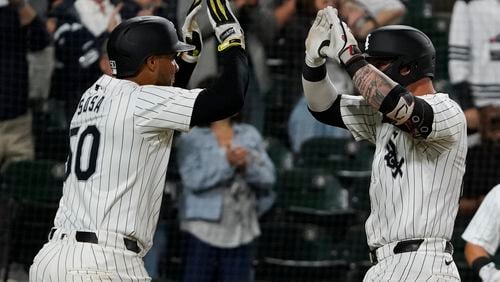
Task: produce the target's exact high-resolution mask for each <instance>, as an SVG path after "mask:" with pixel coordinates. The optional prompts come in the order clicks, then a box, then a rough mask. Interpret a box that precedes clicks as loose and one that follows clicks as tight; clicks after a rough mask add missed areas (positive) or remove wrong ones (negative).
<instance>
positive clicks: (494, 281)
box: [479, 262, 500, 282]
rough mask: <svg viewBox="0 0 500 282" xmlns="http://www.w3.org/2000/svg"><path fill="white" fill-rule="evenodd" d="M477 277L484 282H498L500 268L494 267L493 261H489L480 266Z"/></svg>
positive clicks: (499, 281)
mask: <svg viewBox="0 0 500 282" xmlns="http://www.w3.org/2000/svg"><path fill="white" fill-rule="evenodd" d="M479 277H481V280H482V281H484V282H500V270H498V269H496V267H495V263H493V262H490V263H488V264H487V265H485V266H483V267H481V269H480V270H479Z"/></svg>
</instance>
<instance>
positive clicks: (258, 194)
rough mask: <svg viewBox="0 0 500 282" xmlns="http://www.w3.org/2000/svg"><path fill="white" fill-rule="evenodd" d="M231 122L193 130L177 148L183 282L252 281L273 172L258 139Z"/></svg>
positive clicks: (244, 126)
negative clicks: (260, 219) (183, 240)
mask: <svg viewBox="0 0 500 282" xmlns="http://www.w3.org/2000/svg"><path fill="white" fill-rule="evenodd" d="M235 118H236V117H232V118H227V119H224V120H220V121H216V122H213V123H211V124H210V125H207V126H206V127H204V126H199V127H194V128H193V129H192V130H191V131H190V132H189V133H187V134H182V135H181V136H180V137H179V140H178V142H177V146H178V147H177V150H178V151H177V161H178V165H179V172H180V175H181V180H182V185H183V187H182V192H181V196H180V203H179V209H180V210H179V214H180V219H181V229H182V230H183V231H185V232H186V233H187V243H186V249H185V259H184V260H183V261H184V264H185V265H184V277H183V281H185V282H204V281H207V282H211V281H214V280H213V279H214V277H215V276H217V277H218V278H219V280H218V281H226V282H229V281H239V282H249V281H252V279H251V277H252V273H253V271H252V261H253V253H254V241H255V239H256V238H257V237H258V236H259V235H260V229H259V223H258V216H259V215H261V214H263V213H264V212H265V211H267V210H268V209H269V208H270V207H271V205H272V203H273V201H274V193H273V191H272V190H271V188H272V186H273V184H274V182H275V168H274V165H273V163H272V162H271V159H270V158H269V156H268V155H267V153H266V151H265V149H264V146H263V141H262V137H261V135H260V133H259V132H258V131H257V130H256V129H255V127H253V126H251V125H249V124H244V123H239V122H237V121H236V120H235Z"/></svg>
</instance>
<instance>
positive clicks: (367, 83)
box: [352, 64, 397, 110]
mask: <svg viewBox="0 0 500 282" xmlns="http://www.w3.org/2000/svg"><path fill="white" fill-rule="evenodd" d="M352 80H353V83H354V86H356V88H357V89H358V90H359V92H360V93H361V95H363V97H365V99H366V101H368V104H370V105H371V106H372V107H373V108H375V109H376V110H379V109H380V106H381V105H382V102H383V101H384V98H385V97H386V96H387V95H388V94H389V92H391V90H392V89H393V88H394V86H396V85H397V83H396V82H394V81H392V79H390V78H389V77H387V76H385V75H384V74H383V73H382V72H381V71H379V70H378V69H377V68H375V67H374V66H372V65H368V64H367V65H365V66H364V67H362V68H360V69H359V70H358V71H357V72H356V73H355V74H354V77H353V78H352Z"/></svg>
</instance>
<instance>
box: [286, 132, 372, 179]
mask: <svg viewBox="0 0 500 282" xmlns="http://www.w3.org/2000/svg"><path fill="white" fill-rule="evenodd" d="M372 158H373V148H372V147H371V145H370V144H369V143H367V142H356V141H354V140H353V139H352V138H335V137H314V138H311V139H309V140H307V141H305V142H304V143H303V144H302V146H301V147H300V152H299V154H298V156H297V159H296V161H295V162H296V165H297V166H299V167H317V168H325V169H328V170H330V171H333V172H337V171H342V170H347V171H366V170H370V167H371V161H372Z"/></svg>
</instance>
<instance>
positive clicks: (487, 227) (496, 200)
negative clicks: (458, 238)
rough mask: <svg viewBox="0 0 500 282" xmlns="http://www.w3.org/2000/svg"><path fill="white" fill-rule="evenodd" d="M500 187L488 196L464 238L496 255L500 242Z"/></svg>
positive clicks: (492, 190)
mask: <svg viewBox="0 0 500 282" xmlns="http://www.w3.org/2000/svg"><path fill="white" fill-rule="evenodd" d="M499 219H500V185H497V186H495V187H494V188H493V189H491V191H490V192H489V193H488V194H487V195H486V197H485V198H484V200H483V202H482V203H481V206H480V207H479V209H478V210H477V212H476V214H475V215H474V217H473V218H472V220H471V221H470V223H469V225H468V226H467V228H466V229H465V232H464V233H463V234H462V238H463V239H464V240H465V241H467V242H469V243H472V244H475V245H478V246H481V247H483V248H484V249H485V250H486V251H487V252H488V253H489V254H490V255H494V254H495V252H496V251H497V248H498V244H499V242H500V220H499Z"/></svg>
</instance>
